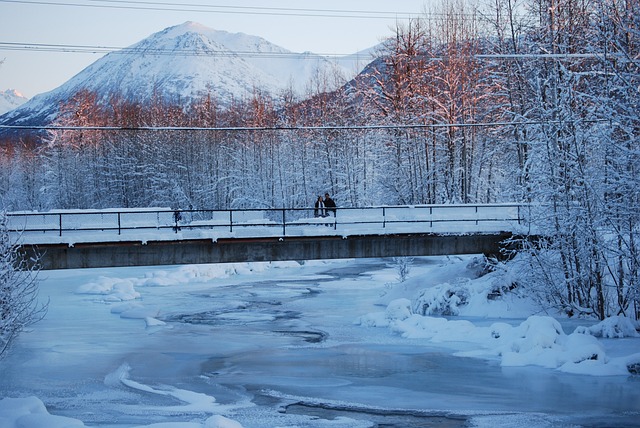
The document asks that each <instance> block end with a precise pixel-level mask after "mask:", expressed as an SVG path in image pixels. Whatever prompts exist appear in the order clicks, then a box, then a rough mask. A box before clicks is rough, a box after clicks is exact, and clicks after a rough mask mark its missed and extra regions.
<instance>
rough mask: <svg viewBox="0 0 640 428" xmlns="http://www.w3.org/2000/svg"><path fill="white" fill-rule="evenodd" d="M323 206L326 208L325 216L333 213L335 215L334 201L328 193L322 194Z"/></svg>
mask: <svg viewBox="0 0 640 428" xmlns="http://www.w3.org/2000/svg"><path fill="white" fill-rule="evenodd" d="M324 206H325V208H326V209H327V216H329V215H330V214H331V213H333V216H334V217H335V216H336V203H335V202H334V201H333V199H331V197H330V196H329V194H328V193H325V194H324Z"/></svg>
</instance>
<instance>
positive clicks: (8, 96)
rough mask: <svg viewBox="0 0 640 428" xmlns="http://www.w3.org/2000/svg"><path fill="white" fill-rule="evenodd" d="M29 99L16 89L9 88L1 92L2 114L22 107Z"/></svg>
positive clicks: (0, 106) (0, 107) (0, 109)
mask: <svg viewBox="0 0 640 428" xmlns="http://www.w3.org/2000/svg"><path fill="white" fill-rule="evenodd" d="M27 101H29V99H28V98H27V97H25V96H24V95H22V94H21V93H20V92H18V91H16V90H15V89H7V90H6V91H4V92H0V114H4V113H6V112H8V111H10V110H13V109H14V108H17V107H20V106H21V105H22V104H24V103H26V102H27Z"/></svg>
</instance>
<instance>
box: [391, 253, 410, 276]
mask: <svg viewBox="0 0 640 428" xmlns="http://www.w3.org/2000/svg"><path fill="white" fill-rule="evenodd" d="M412 265H413V257H394V258H393V266H394V267H395V269H396V272H397V273H398V281H399V282H405V281H406V280H407V277H408V276H409V272H410V271H411V266H412Z"/></svg>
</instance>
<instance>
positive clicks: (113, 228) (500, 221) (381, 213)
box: [7, 203, 528, 243]
mask: <svg viewBox="0 0 640 428" xmlns="http://www.w3.org/2000/svg"><path fill="white" fill-rule="evenodd" d="M7 217H8V226H9V230H10V231H11V232H15V233H20V234H21V235H22V238H23V240H25V241H26V242H30V243H48V242H67V241H68V242H84V241H92V242H94V241H96V240H104V241H122V240H143V241H144V240H150V239H170V240H175V239H182V238H194V237H207V238H209V237H211V238H214V239H215V238H219V237H267V236H268V237H272V236H282V237H286V236H307V235H309V236H325V235H342V236H348V235H356V234H392V233H473V232H494V231H512V232H516V231H519V230H522V229H523V228H524V227H525V226H526V224H527V217H528V208H527V206H526V205H522V204H515V203H512V204H510V203H506V204H473V205H466V204H465V205H415V206H379V207H363V208H337V209H336V211H335V213H332V212H329V213H328V215H326V216H317V213H316V212H315V210H314V209H313V208H271V209H238V210H235V209H234V210H206V209H189V210H172V209H168V208H144V209H112V210H63V211H55V212H54V211H51V212H31V211H28V212H11V213H7ZM319 226H328V227H319ZM177 235H178V236H177Z"/></svg>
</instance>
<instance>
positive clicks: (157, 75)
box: [0, 22, 353, 124]
mask: <svg viewBox="0 0 640 428" xmlns="http://www.w3.org/2000/svg"><path fill="white" fill-rule="evenodd" d="M318 67H326V68H327V70H332V69H333V67H339V68H341V67H340V66H339V65H337V64H336V62H335V61H331V60H329V59H327V58H324V57H322V56H319V55H315V54H311V53H300V54H297V53H293V52H290V51H287V50H286V49H284V48H281V47H279V46H276V45H274V44H272V43H269V42H268V41H266V40H265V39H262V38H260V37H257V36H251V35H247V34H243V33H237V34H234V33H228V32H225V31H217V30H213V29H210V28H207V27H205V26H202V25H200V24H197V23H194V22H186V23H184V24H181V25H177V26H174V27H169V28H166V29H165V30H163V31H160V32H158V33H155V34H153V35H151V36H149V37H148V38H146V39H144V40H142V41H140V42H138V43H136V44H134V45H132V46H130V47H128V48H125V49H122V50H120V51H115V52H111V53H109V54H107V55H105V56H104V57H102V58H101V59H99V60H98V61H96V62H94V63H93V64H91V65H90V66H89V67H87V68H85V69H84V70H82V71H81V72H80V73H78V74H77V75H76V76H74V77H73V78H71V79H70V80H69V81H67V82H66V83H64V84H63V85H62V86H60V87H58V88H57V89H54V90H53V91H50V92H48V93H44V94H40V95H38V96H36V97H34V98H33V99H32V100H31V101H30V102H28V103H26V104H25V105H23V106H22V107H21V108H19V109H17V110H14V111H12V112H10V113H9V114H6V115H4V116H1V117H0V124H25V123H30V124H40V123H46V122H49V121H51V120H52V119H53V118H54V117H55V115H56V113H57V106H58V105H59V104H60V102H61V101H64V100H66V99H69V98H70V97H71V96H72V95H73V94H75V93H77V92H78V91H80V90H82V89H86V90H89V91H92V92H95V93H97V94H98V100H99V101H100V102H107V101H108V100H109V99H110V98H111V97H112V96H114V95H115V96H118V97H123V98H125V99H128V100H131V101H135V102H137V103H145V102H148V101H150V100H151V99H152V98H153V97H154V96H156V97H159V98H161V99H164V100H166V101H169V102H178V103H182V104H186V103H188V102H189V101H191V100H193V99H199V98H201V97H203V96H205V95H207V94H211V95H212V96H213V97H214V98H215V99H216V100H217V101H218V102H220V103H222V104H225V103H228V102H230V101H231V100H233V99H238V98H243V97H246V96H248V95H250V94H251V93H253V91H254V90H255V89H256V88H259V89H260V90H261V91H267V92H269V93H272V94H277V93H278V92H279V91H281V90H283V89H285V88H289V87H293V88H294V89H295V90H297V91H298V92H299V94H300V95H304V94H303V90H304V88H305V86H306V84H307V82H308V81H309V79H310V78H311V77H312V76H313V75H314V74H315V73H316V70H317V68H318ZM349 73H350V74H353V71H352V70H349Z"/></svg>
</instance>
